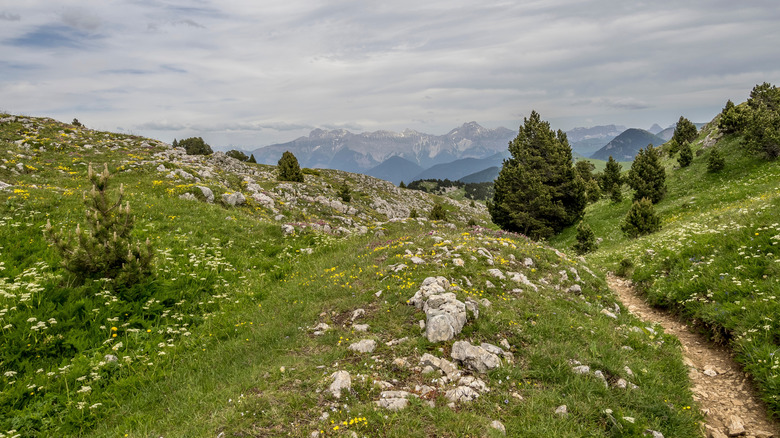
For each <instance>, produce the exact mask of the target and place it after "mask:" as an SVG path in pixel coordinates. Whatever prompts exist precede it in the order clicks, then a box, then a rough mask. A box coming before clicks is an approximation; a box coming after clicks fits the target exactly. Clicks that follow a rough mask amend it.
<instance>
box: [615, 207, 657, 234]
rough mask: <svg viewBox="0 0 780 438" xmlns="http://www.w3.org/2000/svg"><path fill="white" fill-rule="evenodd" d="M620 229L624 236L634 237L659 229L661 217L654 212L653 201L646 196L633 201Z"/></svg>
mask: <svg viewBox="0 0 780 438" xmlns="http://www.w3.org/2000/svg"><path fill="white" fill-rule="evenodd" d="M620 229H621V230H622V231H623V234H625V235H626V236H628V237H634V238H636V237H639V236H642V235H645V234H650V233H654V232H656V231H658V230H660V229H661V218H659V217H658V215H657V214H656V213H655V207H653V203H652V202H651V201H650V200H649V199H647V198H642V199H641V200H639V201H634V204H633V205H632V206H631V209H630V210H629V211H628V214H626V217H625V219H624V220H623V224H622V225H621V226H620Z"/></svg>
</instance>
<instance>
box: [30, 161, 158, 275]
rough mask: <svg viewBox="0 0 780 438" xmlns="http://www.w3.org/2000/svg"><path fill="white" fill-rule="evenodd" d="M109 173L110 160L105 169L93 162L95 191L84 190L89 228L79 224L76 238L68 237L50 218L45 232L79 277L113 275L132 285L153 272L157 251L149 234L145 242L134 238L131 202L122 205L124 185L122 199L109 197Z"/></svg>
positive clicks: (67, 265) (93, 185)
mask: <svg viewBox="0 0 780 438" xmlns="http://www.w3.org/2000/svg"><path fill="white" fill-rule="evenodd" d="M109 177H110V174H109V172H108V165H107V164H106V165H105V167H104V170H103V172H102V173H95V172H93V170H92V164H90V165H89V171H88V178H89V181H90V183H92V191H91V192H90V193H89V195H88V194H87V193H84V203H85V204H86V206H87V210H86V219H87V227H88V229H87V230H82V229H81V226H79V225H77V226H76V235H75V238H68V237H65V236H63V232H62V231H59V232H57V231H54V229H53V227H52V225H51V222H49V221H47V222H46V227H45V228H44V235H45V236H46V238H47V239H48V240H49V241H50V242H52V244H54V247H55V248H56V249H57V251H58V252H59V253H60V256H61V257H62V266H63V267H64V268H65V269H66V270H67V271H69V272H71V273H73V274H74V275H76V277H77V278H78V279H80V280H84V279H86V278H111V279H114V280H115V282H116V284H117V285H125V286H130V285H133V284H136V283H138V282H140V281H141V280H142V279H143V278H145V277H147V276H149V275H150V274H151V273H152V264H151V262H152V258H153V256H154V251H153V250H152V245H151V242H149V239H148V238H147V239H146V243H144V244H140V243H138V242H134V241H133V238H132V237H131V235H130V234H131V232H132V230H133V225H134V218H133V216H131V215H130V203H129V202H128V203H125V205H124V206H123V205H122V199H123V198H124V187H123V186H122V185H120V186H119V199H117V200H116V202H111V201H110V200H109V198H108V190H107V189H108V180H109Z"/></svg>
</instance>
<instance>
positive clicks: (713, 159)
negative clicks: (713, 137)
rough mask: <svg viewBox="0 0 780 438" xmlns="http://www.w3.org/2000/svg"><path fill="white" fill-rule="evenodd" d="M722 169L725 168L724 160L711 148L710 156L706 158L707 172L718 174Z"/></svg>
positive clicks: (717, 151)
mask: <svg viewBox="0 0 780 438" xmlns="http://www.w3.org/2000/svg"><path fill="white" fill-rule="evenodd" d="M724 167H726V159H725V158H723V155H721V154H720V151H719V150H718V148H712V151H710V154H709V156H708V157H707V172H709V173H716V172H720V171H721V170H723V168H724Z"/></svg>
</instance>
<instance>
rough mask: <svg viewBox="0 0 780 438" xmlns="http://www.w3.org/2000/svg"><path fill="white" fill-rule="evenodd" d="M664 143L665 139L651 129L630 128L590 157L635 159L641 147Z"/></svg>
mask: <svg viewBox="0 0 780 438" xmlns="http://www.w3.org/2000/svg"><path fill="white" fill-rule="evenodd" d="M664 143H666V140H665V139H663V138H661V137H659V136H657V135H653V134H652V133H651V132H649V131H645V130H644V129H636V128H630V129H626V130H625V131H623V132H622V133H621V134H620V135H618V136H617V137H615V138H613V139H612V140H611V141H610V142H609V143H607V144H606V145H604V147H603V148H601V149H599V150H598V151H596V152H595V153H593V154H592V155H591V156H590V158H594V159H597V160H607V159H609V157H610V156H612V158H614V159H615V160H617V161H633V160H634V156H636V153H637V152H639V149H642V148H644V147H646V146H647V145H648V144H652V145H653V146H660V145H662V144H664Z"/></svg>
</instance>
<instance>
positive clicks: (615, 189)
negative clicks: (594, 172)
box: [609, 183, 623, 204]
mask: <svg viewBox="0 0 780 438" xmlns="http://www.w3.org/2000/svg"><path fill="white" fill-rule="evenodd" d="M609 199H610V200H611V201H612V202H614V203H615V204H618V203H620V202H623V190H622V189H621V188H620V186H619V185H618V184H617V183H616V184H612V189H610V191H609Z"/></svg>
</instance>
